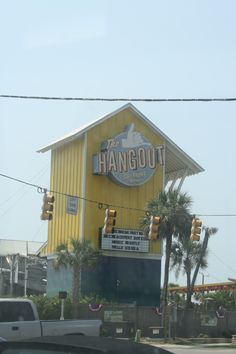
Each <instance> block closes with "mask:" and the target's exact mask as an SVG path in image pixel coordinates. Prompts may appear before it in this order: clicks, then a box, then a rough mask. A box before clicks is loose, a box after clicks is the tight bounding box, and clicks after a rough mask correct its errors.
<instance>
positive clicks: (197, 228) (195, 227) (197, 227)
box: [190, 219, 202, 241]
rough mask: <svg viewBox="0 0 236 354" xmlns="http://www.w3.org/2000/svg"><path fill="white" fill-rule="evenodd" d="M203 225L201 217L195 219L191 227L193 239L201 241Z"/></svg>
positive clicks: (191, 237)
mask: <svg viewBox="0 0 236 354" xmlns="http://www.w3.org/2000/svg"><path fill="white" fill-rule="evenodd" d="M201 227H202V221H201V220H200V219H193V221H192V228H191V235H190V240H191V241H199V240H200V234H201V231H202V229H201Z"/></svg>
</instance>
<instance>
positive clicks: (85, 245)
mask: <svg viewBox="0 0 236 354" xmlns="http://www.w3.org/2000/svg"><path fill="white" fill-rule="evenodd" d="M56 254H57V257H56V260H55V263H54V267H55V269H59V268H60V267H65V268H69V269H70V270H72V273H73V274H72V275H73V284H72V315H73V318H77V317H78V306H79V296H80V295H81V294H80V293H81V292H80V290H81V287H80V278H81V271H82V269H86V268H91V267H93V266H94V265H95V264H96V263H97V262H98V259H99V255H100V254H99V251H97V250H95V249H94V248H93V247H92V246H91V243H90V241H88V240H83V241H79V240H77V239H73V238H72V239H71V240H70V245H68V244H67V243H61V244H59V245H58V246H57V248H56Z"/></svg>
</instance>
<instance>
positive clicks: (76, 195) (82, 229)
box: [39, 104, 203, 306]
mask: <svg viewBox="0 0 236 354" xmlns="http://www.w3.org/2000/svg"><path fill="white" fill-rule="evenodd" d="M48 150H51V182H50V190H52V191H56V192H59V193H61V194H59V193H56V194H55V206H54V211H53V219H52V220H51V221H50V222H49V227H48V242H47V247H46V248H45V249H44V254H46V255H47V258H48V282H47V287H48V289H47V292H48V294H49V295H54V294H56V293H57V292H58V291H59V290H69V289H71V274H69V273H68V272H66V271H65V270H63V269H61V271H60V272H55V270H54V267H53V259H54V258H55V249H56V246H57V245H58V244H60V243H62V242H63V243H67V242H69V240H70V238H76V239H79V240H81V241H82V240H89V241H91V243H92V244H93V246H94V247H95V248H97V249H101V251H102V261H101V262H99V264H98V266H97V267H96V269H93V270H92V271H83V272H82V277H81V290H82V293H83V294H92V293H93V294H97V295H99V296H101V297H103V298H105V299H107V300H113V301H114V300H116V301H118V302H126V303H129V302H136V303H138V304H142V305H156V306H157V305H158V304H159V300H160V274H161V256H162V241H161V240H159V239H157V240H149V239H148V238H147V236H146V235H144V233H143V231H142V230H141V228H140V220H141V218H143V217H144V215H145V205H146V203H147V202H148V201H149V200H150V199H152V198H153V197H154V196H155V195H156V194H157V193H158V192H160V191H161V190H163V189H164V188H165V186H166V185H167V184H168V183H170V184H171V188H173V186H174V184H175V183H176V182H177V181H179V185H178V186H179V187H180V186H181V185H182V183H183V180H184V178H185V177H186V176H190V175H193V174H196V173H199V172H201V171H203V169H202V168H201V167H200V166H199V165H198V164H197V163H196V162H195V161H194V160H192V159H191V158H190V157H189V156H188V155H187V154H186V153H184V152H183V151H182V150H181V149H180V148H179V147H178V146H177V145H176V144H174V143H173V142H172V141H171V140H170V139H169V138H168V137H167V136H166V135H165V134H164V133H162V132H161V131H160V130H159V129H158V128H157V127H156V126H155V125H154V124H153V123H152V122H151V121H150V120H149V119H148V118H147V117H145V116H144V115H143V114H142V113H141V112H140V111H138V110H137V109H136V108H135V107H134V106H133V105H132V104H127V105H125V106H123V107H121V108H120V109H118V110H116V111H115V112H112V113H110V114H108V115H106V116H104V117H102V118H100V119H98V120H96V121H95V122H93V123H91V124H88V125H86V126H84V127H82V128H80V129H78V130H77V131H75V132H73V133H72V134H69V135H67V136H65V137H63V138H62V139H59V140H58V141H56V142H53V143H52V144H50V145H48V146H46V147H44V148H42V149H40V150H39V152H46V151H48ZM109 208H112V209H113V210H115V211H116V218H115V219H116V224H115V226H114V229H113V232H112V233H111V232H104V231H102V228H103V226H104V218H105V210H106V209H109Z"/></svg>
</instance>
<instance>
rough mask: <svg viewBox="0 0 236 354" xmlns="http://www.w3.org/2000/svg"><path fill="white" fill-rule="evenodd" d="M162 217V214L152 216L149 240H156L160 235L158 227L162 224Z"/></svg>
mask: <svg viewBox="0 0 236 354" xmlns="http://www.w3.org/2000/svg"><path fill="white" fill-rule="evenodd" d="M160 222H161V218H160V216H153V215H152V216H151V219H150V226H149V234H148V238H149V240H156V239H157V236H158V229H159V226H160Z"/></svg>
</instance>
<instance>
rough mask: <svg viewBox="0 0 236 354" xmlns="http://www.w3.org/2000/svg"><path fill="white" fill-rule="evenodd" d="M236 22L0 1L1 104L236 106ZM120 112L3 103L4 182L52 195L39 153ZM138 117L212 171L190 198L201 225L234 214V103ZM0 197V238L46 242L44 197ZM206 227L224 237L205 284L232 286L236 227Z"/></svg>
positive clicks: (117, 4)
mask: <svg viewBox="0 0 236 354" xmlns="http://www.w3.org/2000/svg"><path fill="white" fill-rule="evenodd" d="M235 13H236V2H235V1H234V0H232V1H229V0H224V1H223V0H221V1H217V0H212V1H211V0H196V1H193V0H192V1H189V0H188V1H187V0H186V1H183V0H182V1H181V0H179V1H175V0H173V1H168V0H165V1H164V0H163V1H158V0H146V1H138V0H135V1H130V0H129V1H127V0H126V1H123V0H119V1H112V0H110V1H103V0H99V1H95V0H94V1H88V0H87V1H79V0H76V1H72V0H69V1H68V0H67V1H65V0H64V1H60V0H50V1H48V0H47V1H46V0H40V1H30V0H28V1H24V0H21V1H12V0H8V1H0V43H1V55H0V94H16V95H17V94H19V95H20V94H21V95H49V96H50V95H53V96H82V97H86V96H87V97H88V96H90V97H156V98H160V97H163V98H169V97H179V98H182V97H185V98H190V97H235V96H236V90H235V81H236V65H235V62H236V41H235V35H236V21H235ZM121 105H122V103H101V102H100V103H96V102H93V103H91V102H53V101H48V102H47V101H25V100H21V101H20V100H11V99H3V98H0V173H4V174H7V175H10V176H14V177H17V178H20V179H23V180H26V181H30V182H32V183H36V184H40V185H43V186H46V187H48V186H49V172H50V153H45V154H39V153H36V150H37V149H39V148H40V147H41V146H44V145H46V144H48V143H50V142H51V141H53V140H55V139H57V138H59V137H61V136H63V135H64V134H66V133H69V132H70V131H72V130H73V129H76V128H79V127H80V126H81V125H82V124H84V123H85V122H87V121H90V120H94V119H96V118H98V117H100V116H101V115H103V114H105V113H109V112H111V111H112V110H114V109H117V108H118V107H120V106H121ZM136 107H137V108H138V109H139V110H140V111H142V112H143V113H144V114H145V115H146V116H147V117H148V118H149V119H150V120H151V121H152V122H153V123H154V124H156V126H157V127H158V128H160V129H161V130H162V131H163V132H164V133H165V134H166V135H167V136H169V137H170V138H171V139H172V140H174V142H175V143H177V144H178V145H179V146H180V147H181V148H182V149H183V150H184V151H186V152H187V153H188V154H189V155H190V156H191V157H192V158H193V159H195V160H196V161H197V162H198V163H199V164H200V165H201V166H202V167H203V168H204V169H205V172H204V173H201V174H199V175H196V176H193V177H189V178H187V179H186V181H185V183H184V185H183V187H182V190H183V191H187V192H188V193H189V194H190V195H191V196H192V197H193V200H194V204H193V207H192V211H193V213H196V214H236V205H235V200H236V187H235V185H236V184H235V181H236V167H235V153H236V138H235V130H236V123H235V122H236V120H235V114H236V102H230V103H137V104H136ZM0 196H1V198H0V238H8V239H25V240H38V241H45V240H46V239H47V223H46V222H43V221H41V220H40V218H39V216H40V212H41V204H42V196H41V195H40V194H38V193H37V191H36V189H34V188H31V187H26V186H23V185H20V184H18V183H16V182H11V181H9V180H6V179H4V178H0ZM202 220H203V222H204V224H205V225H207V226H215V227H218V228H219V231H218V233H217V234H216V235H215V236H213V237H212V238H211V239H210V242H209V247H210V253H209V268H208V269H207V270H206V272H205V275H206V278H205V281H206V282H218V281H227V278H228V277H234V278H236V251H235V250H236V232H235V229H236V217H232V216H231V217H202ZM171 280H172V281H175V277H174V275H172V276H171ZM200 280H201V279H200V277H199V281H200ZM178 282H179V283H182V284H184V283H185V279H184V278H183V277H181V278H180V279H179V280H178Z"/></svg>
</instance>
